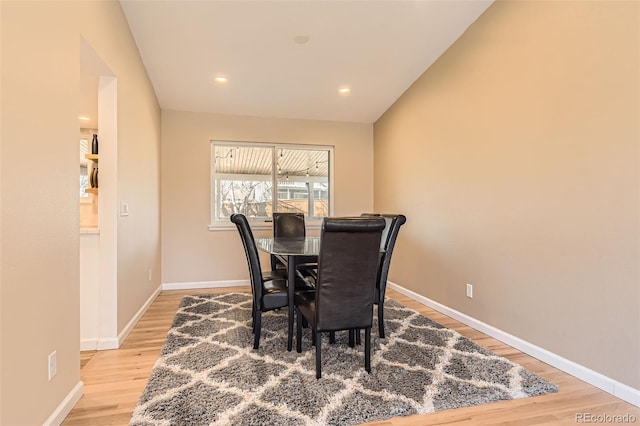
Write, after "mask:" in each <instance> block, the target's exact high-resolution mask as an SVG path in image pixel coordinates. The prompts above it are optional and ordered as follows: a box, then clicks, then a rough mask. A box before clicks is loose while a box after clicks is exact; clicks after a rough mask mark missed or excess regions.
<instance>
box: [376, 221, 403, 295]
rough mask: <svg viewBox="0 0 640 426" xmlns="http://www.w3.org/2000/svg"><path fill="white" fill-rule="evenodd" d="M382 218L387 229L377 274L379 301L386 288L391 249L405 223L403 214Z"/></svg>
mask: <svg viewBox="0 0 640 426" xmlns="http://www.w3.org/2000/svg"><path fill="white" fill-rule="evenodd" d="M382 217H384V218H385V220H386V221H387V223H388V225H389V227H388V232H387V238H386V240H385V241H384V247H383V249H384V253H383V255H382V261H381V262H380V271H379V273H378V291H379V298H380V299H384V293H385V290H386V288H387V277H388V275H389V267H390V266H391V255H392V254H393V248H394V247H395V245H396V239H397V238H398V232H400V227H401V226H402V225H404V224H405V223H406V222H407V218H406V217H405V215H403V214H398V215H382Z"/></svg>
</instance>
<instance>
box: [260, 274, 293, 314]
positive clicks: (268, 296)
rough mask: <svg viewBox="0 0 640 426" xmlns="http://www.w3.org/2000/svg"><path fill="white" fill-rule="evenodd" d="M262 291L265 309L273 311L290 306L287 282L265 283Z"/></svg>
mask: <svg viewBox="0 0 640 426" xmlns="http://www.w3.org/2000/svg"><path fill="white" fill-rule="evenodd" d="M262 291H263V294H262V308H263V309H265V310H271V309H277V308H283V307H285V306H287V305H288V300H287V299H288V297H287V296H288V294H287V282H286V281H285V280H269V281H265V282H264V286H263V288H262Z"/></svg>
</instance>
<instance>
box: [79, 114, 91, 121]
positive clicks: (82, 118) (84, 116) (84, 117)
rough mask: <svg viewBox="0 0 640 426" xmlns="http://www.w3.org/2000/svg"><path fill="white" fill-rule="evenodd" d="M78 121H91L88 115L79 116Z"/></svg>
mask: <svg viewBox="0 0 640 426" xmlns="http://www.w3.org/2000/svg"><path fill="white" fill-rule="evenodd" d="M78 120H82V121H89V120H91V119H90V118H89V117H87V116H86V115H79V116H78Z"/></svg>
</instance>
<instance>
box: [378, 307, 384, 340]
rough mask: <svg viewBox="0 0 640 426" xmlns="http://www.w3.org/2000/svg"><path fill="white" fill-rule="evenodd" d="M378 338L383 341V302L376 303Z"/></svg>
mask: <svg viewBox="0 0 640 426" xmlns="http://www.w3.org/2000/svg"><path fill="white" fill-rule="evenodd" d="M378 336H380V338H381V339H384V301H382V300H381V301H380V302H378Z"/></svg>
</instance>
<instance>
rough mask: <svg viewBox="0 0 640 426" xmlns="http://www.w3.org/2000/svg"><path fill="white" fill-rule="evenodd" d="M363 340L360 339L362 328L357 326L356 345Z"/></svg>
mask: <svg viewBox="0 0 640 426" xmlns="http://www.w3.org/2000/svg"><path fill="white" fill-rule="evenodd" d="M361 343H362V341H361V340H360V329H359V328H356V345H359V344H361Z"/></svg>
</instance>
